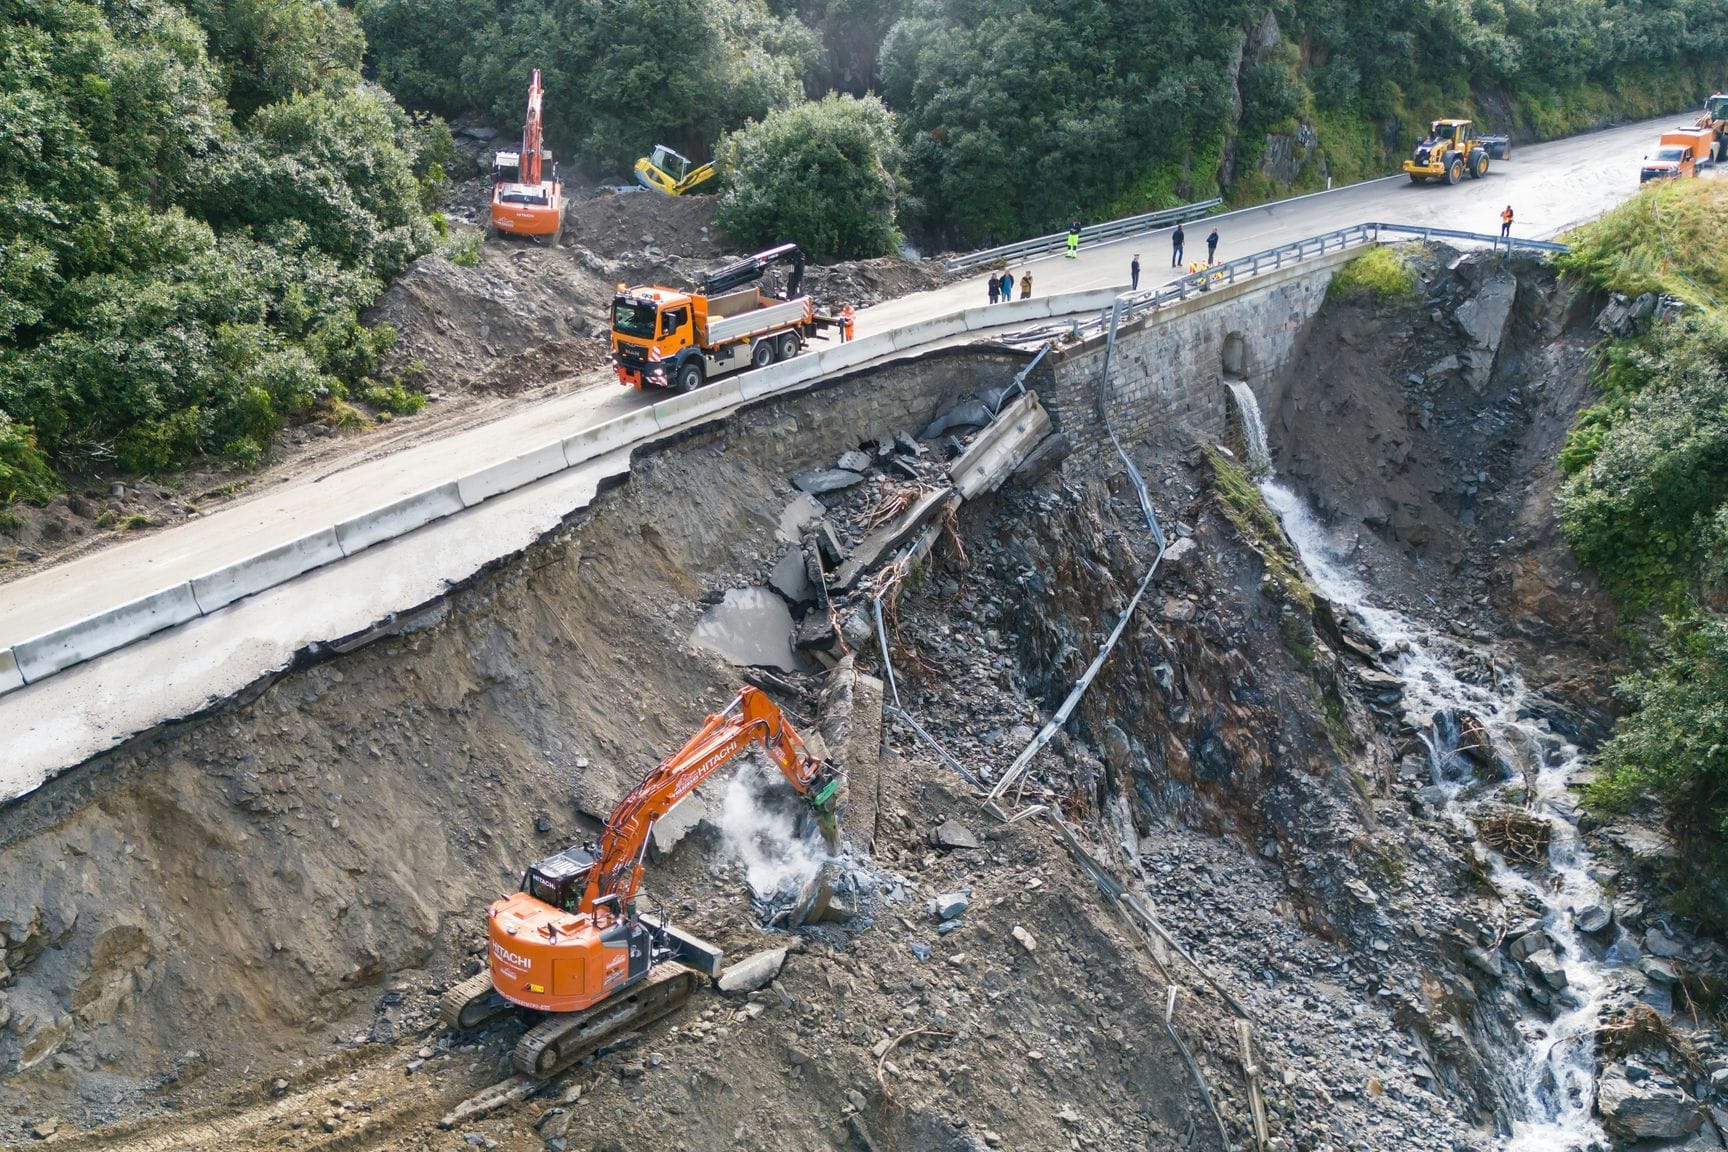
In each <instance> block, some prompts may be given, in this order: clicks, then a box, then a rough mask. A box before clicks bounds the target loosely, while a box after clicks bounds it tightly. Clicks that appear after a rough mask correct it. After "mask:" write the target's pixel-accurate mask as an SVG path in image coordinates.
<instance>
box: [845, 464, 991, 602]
mask: <svg viewBox="0 0 1728 1152" xmlns="http://www.w3.org/2000/svg"><path fill="white" fill-rule="evenodd" d="M959 502H960V496H959V494H958V493H956V492H954V491H952V490H949V489H943V488H937V489H934V490H932V491H929V492H926V493H925V494H924V495H923V496H922V497H920V498H919V500H918V501H917V503H915V504H913V505H912V506H911V507H909V508H907V509H906V510H905V511H903V512H901V513H900V515H898V516H896V517H894V519H892V520H890V521H889V522H888V523H886V524H884V525H883V526H882V527H880V528H878V529H876V531H874V532H872V533H870V535H868V536H866V537H865V538H864V539H863V540H861V541H859V543H858V547H857V548H855V549H854V550H853V552H852V555H851V556H850V557H848V558H847V560H846V562H845V563H844V564H842V565H840V570H839V571H838V572H836V573H835V574H834V576H833V578H832V579H831V580H830V581H829V584H830V586H831V587H833V588H835V589H836V590H844V589H847V588H850V587H852V585H853V584H854V583H856V582H857V580H858V577H860V576H862V575H863V574H864V573H865V572H868V571H869V570H870V569H871V568H874V567H875V566H876V564H877V563H878V562H879V561H881V560H883V559H885V558H886V557H887V556H888V554H889V553H890V552H892V551H893V550H894V549H896V548H898V547H900V545H902V544H904V543H905V542H906V541H907V540H910V539H911V538H912V536H913V534H914V533H915V532H917V531H918V529H919V528H921V527H923V525H924V523H925V521H927V520H932V519H934V518H936V517H937V516H939V515H941V514H943V513H945V512H946V511H947V510H948V509H949V508H950V507H952V506H953V505H955V504H957V503H959Z"/></svg>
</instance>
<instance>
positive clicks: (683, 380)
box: [678, 360, 703, 392]
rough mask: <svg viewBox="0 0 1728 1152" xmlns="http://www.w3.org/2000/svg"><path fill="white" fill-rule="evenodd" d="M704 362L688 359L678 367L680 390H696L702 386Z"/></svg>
mask: <svg viewBox="0 0 1728 1152" xmlns="http://www.w3.org/2000/svg"><path fill="white" fill-rule="evenodd" d="M702 380H703V373H702V362H701V361H699V360H686V361H684V363H683V364H682V365H681V366H680V367H679V369H678V391H680V392H694V391H695V390H696V389H698V388H700V387H702Z"/></svg>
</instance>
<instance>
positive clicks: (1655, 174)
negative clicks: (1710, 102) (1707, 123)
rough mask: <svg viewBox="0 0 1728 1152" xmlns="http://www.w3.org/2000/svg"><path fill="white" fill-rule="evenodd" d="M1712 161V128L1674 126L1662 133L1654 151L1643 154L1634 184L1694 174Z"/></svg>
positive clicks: (1713, 157) (1714, 136)
mask: <svg viewBox="0 0 1728 1152" xmlns="http://www.w3.org/2000/svg"><path fill="white" fill-rule="evenodd" d="M1715 162H1716V132H1715V130H1714V129H1713V128H1676V129H1674V130H1673V131H1671V132H1664V133H1662V138H1661V139H1660V140H1658V141H1657V142H1656V153H1655V155H1653V156H1646V157H1644V165H1643V167H1642V168H1640V169H1639V170H1638V183H1640V184H1644V183H1648V182H1649V181H1651V180H1666V179H1669V178H1670V177H1678V176H1696V175H1698V170H1699V169H1700V168H1702V167H1704V166H1705V165H1707V164H1714V163H1715Z"/></svg>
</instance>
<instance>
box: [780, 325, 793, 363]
mask: <svg viewBox="0 0 1728 1152" xmlns="http://www.w3.org/2000/svg"><path fill="white" fill-rule="evenodd" d="M778 352H779V355H780V359H782V360H790V359H792V357H794V356H796V355H798V333H796V332H782V333H780V339H779V349H778Z"/></svg>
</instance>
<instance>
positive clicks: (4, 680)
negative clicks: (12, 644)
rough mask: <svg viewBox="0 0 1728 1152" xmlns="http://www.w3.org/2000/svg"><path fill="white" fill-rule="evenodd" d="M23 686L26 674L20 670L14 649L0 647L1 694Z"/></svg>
mask: <svg viewBox="0 0 1728 1152" xmlns="http://www.w3.org/2000/svg"><path fill="white" fill-rule="evenodd" d="M22 687H24V674H23V673H22V672H20V671H18V660H17V658H16V657H15V656H13V655H12V649H10V648H0V696H3V695H5V694H6V693H8V692H10V691H12V689H14V688H22Z"/></svg>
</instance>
